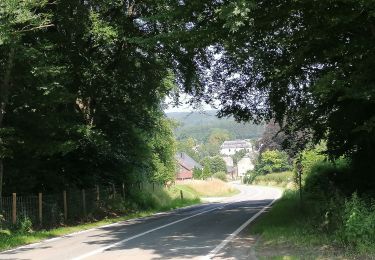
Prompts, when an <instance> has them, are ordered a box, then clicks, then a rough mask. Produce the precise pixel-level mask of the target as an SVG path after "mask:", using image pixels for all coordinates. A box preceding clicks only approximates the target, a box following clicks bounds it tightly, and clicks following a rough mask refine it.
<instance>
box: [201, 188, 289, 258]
mask: <svg viewBox="0 0 375 260" xmlns="http://www.w3.org/2000/svg"><path fill="white" fill-rule="evenodd" d="M281 195H282V193H280V194H279V195H278V196H277V197H276V198H275V199H274V200H273V201H272V202H271V203H270V204H268V205H266V206H264V207H263V209H262V210H260V211H259V212H258V213H257V214H255V215H254V216H252V217H251V218H250V219H248V220H247V221H246V222H245V223H243V224H242V225H241V226H240V227H239V228H237V229H236V230H235V231H234V232H233V233H232V234H230V235H229V236H227V237H226V238H225V239H224V240H223V241H222V242H221V243H220V244H219V245H218V246H217V247H215V248H214V249H213V250H211V252H210V253H209V254H208V255H207V256H205V257H203V258H202V260H203V259H212V258H213V257H214V256H215V255H217V253H219V251H220V250H221V249H223V248H224V247H225V246H226V245H227V244H228V243H229V242H230V241H232V240H233V238H235V237H236V236H237V235H238V234H239V233H240V232H241V231H242V230H243V229H244V228H245V227H247V226H248V225H249V224H250V223H251V222H253V221H254V220H255V219H256V218H257V217H259V216H260V215H261V214H262V213H263V212H264V211H265V210H266V209H268V208H269V207H270V206H271V205H272V204H273V203H274V202H275V201H276V200H278V199H280V197H281Z"/></svg>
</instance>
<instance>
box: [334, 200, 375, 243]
mask: <svg viewBox="0 0 375 260" xmlns="http://www.w3.org/2000/svg"><path fill="white" fill-rule="evenodd" d="M339 233H340V234H341V235H342V237H343V238H344V241H345V242H346V243H348V244H349V245H353V246H362V245H364V246H366V245H373V244H374V243H375V204H374V203H372V205H371V206H370V207H368V205H366V203H365V202H364V201H363V199H360V198H359V197H358V195H357V194H356V193H354V194H353V195H352V197H351V198H350V199H349V200H347V201H346V202H345V209H344V216H343V227H342V230H340V231H339Z"/></svg>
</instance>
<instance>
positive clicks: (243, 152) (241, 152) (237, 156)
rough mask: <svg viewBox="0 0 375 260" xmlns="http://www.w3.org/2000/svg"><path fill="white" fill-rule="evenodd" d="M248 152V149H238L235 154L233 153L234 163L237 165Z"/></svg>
mask: <svg viewBox="0 0 375 260" xmlns="http://www.w3.org/2000/svg"><path fill="white" fill-rule="evenodd" d="M246 153H247V152H246V150H245V149H242V150H239V151H237V152H236V153H235V154H233V155H232V159H233V164H234V165H237V164H238V162H239V161H240V160H241V159H242V158H243V157H244V156H245V155H246Z"/></svg>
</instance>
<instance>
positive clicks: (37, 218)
mask: <svg viewBox="0 0 375 260" xmlns="http://www.w3.org/2000/svg"><path fill="white" fill-rule="evenodd" d="M131 187H132V189H139V190H142V191H150V192H151V191H153V190H155V189H156V188H161V187H162V185H161V184H157V183H137V184H134V185H131ZM127 195H128V194H127V192H126V190H125V185H124V184H122V185H110V186H95V187H93V188H90V189H82V190H64V191H61V192H60V193H56V194H46V193H38V194H37V195H30V196H18V195H17V193H13V194H12V196H7V197H2V198H1V201H0V228H1V227H10V226H14V225H17V224H18V223H20V222H22V221H23V220H25V219H28V220H30V221H31V222H32V223H33V226H34V227H45V228H51V227H55V226H60V225H64V224H69V223H75V222H80V221H83V220H87V219H88V218H91V219H92V218H100V217H104V216H103V215H105V214H106V209H107V207H108V205H109V203H110V201H111V200H115V199H120V200H123V201H125V200H126V196H127Z"/></svg>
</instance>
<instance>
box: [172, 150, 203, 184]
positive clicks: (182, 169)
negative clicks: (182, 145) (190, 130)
mask: <svg viewBox="0 0 375 260" xmlns="http://www.w3.org/2000/svg"><path fill="white" fill-rule="evenodd" d="M176 160H177V163H178V168H177V174H176V179H177V180H190V179H192V178H193V171H194V168H198V169H202V165H200V164H199V163H197V162H196V161H195V160H194V159H193V158H191V157H190V156H189V155H187V154H186V153H177V154H176Z"/></svg>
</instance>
